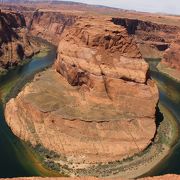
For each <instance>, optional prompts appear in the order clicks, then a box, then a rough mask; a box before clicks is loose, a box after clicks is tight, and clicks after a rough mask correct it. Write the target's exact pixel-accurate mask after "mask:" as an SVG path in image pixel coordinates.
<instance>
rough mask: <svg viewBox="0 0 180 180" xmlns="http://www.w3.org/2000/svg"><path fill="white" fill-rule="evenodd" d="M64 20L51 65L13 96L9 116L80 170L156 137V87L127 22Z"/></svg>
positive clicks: (21, 133) (19, 131) (14, 125)
mask: <svg viewBox="0 0 180 180" xmlns="http://www.w3.org/2000/svg"><path fill="white" fill-rule="evenodd" d="M41 14H43V13H41ZM45 17H46V16H45ZM60 17H62V14H61V15H60ZM64 17H66V14H65V15H64ZM68 17H69V16H68ZM60 19H61V18H60ZM41 21H43V19H41V20H40V21H39V22H41ZM34 22H36V23H37V21H34ZM32 23H33V22H32ZM62 25H63V23H62V24H60V25H59V26H58V28H61V29H63V31H62V32H61V33H60V35H59V36H58V37H59V39H60V42H59V46H58V52H57V59H56V62H55V64H54V67H53V69H49V70H47V71H44V72H42V73H40V74H37V75H36V77H35V78H34V80H33V82H31V83H29V84H27V85H26V87H25V88H24V89H23V90H22V91H21V92H20V93H19V94H18V96H17V97H16V98H14V99H11V100H10V101H9V102H8V103H7V105H6V108H5V117H6V121H7V123H8V125H9V126H10V128H11V129H12V131H13V132H14V134H15V135H17V136H18V137H20V138H21V139H22V140H25V141H28V142H30V143H31V144H32V145H33V146H36V145H39V144H41V145H42V146H43V147H45V148H46V149H49V150H52V151H54V152H56V153H57V154H59V155H60V156H59V159H58V160H57V161H56V162H57V163H61V164H63V165H65V166H66V167H67V166H68V169H69V171H70V172H71V173H72V174H75V173H76V172H77V171H78V170H79V169H86V168H88V167H92V166H94V165H98V164H99V163H102V162H103V163H108V162H113V161H116V160H122V159H123V158H125V157H129V156H132V155H133V154H135V153H138V152H141V151H142V150H144V149H145V148H146V147H147V146H148V145H149V144H150V143H151V140H152V139H153V137H154V135H155V132H156V124H155V111H156V105H157V101H158V90H157V87H156V85H155V83H154V82H153V81H152V80H150V78H149V76H148V73H147V72H148V64H147V63H146V62H145V61H144V59H143V58H142V56H141V53H140V51H139V49H138V47H137V45H136V42H135V41H134V39H133V37H130V36H129V35H128V33H127V30H126V28H124V27H122V26H119V25H115V24H114V23H113V22H112V19H111V18H95V17H83V16H81V17H76V20H75V21H74V19H73V23H71V25H70V26H68V27H67V28H66V26H65V27H64V28H62V27H61V26H62ZM31 26H32V27H33V24H31ZM34 27H37V26H34ZM56 28H57V27H56ZM38 29H39V27H38ZM36 30H37V29H36ZM36 30H35V31H36ZM52 32H55V31H52ZM32 33H33V32H32ZM48 37H50V36H48ZM48 37H47V38H48ZM87 174H88V173H87Z"/></svg>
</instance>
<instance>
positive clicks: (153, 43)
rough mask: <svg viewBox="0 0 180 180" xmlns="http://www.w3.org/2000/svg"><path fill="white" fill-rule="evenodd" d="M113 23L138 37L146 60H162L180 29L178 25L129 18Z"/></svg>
mask: <svg viewBox="0 0 180 180" xmlns="http://www.w3.org/2000/svg"><path fill="white" fill-rule="evenodd" d="M112 21H113V22H114V23H115V24H117V25H121V26H124V27H125V28H126V29H127V31H128V33H129V34H130V35H133V36H135V37H136V40H137V42H138V44H139V48H140V51H141V53H142V55H143V57H145V58H162V56H163V54H164V51H165V50H166V49H168V48H169V46H170V45H171V43H172V42H174V38H175V37H176V36H177V34H178V32H179V31H180V28H179V27H177V26H176V25H166V24H157V23H154V22H150V21H142V20H139V19H129V18H112Z"/></svg>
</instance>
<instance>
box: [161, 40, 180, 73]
mask: <svg viewBox="0 0 180 180" xmlns="http://www.w3.org/2000/svg"><path fill="white" fill-rule="evenodd" d="M162 63H163V64H166V65H167V66H169V67H171V68H173V69H177V70H180V44H178V43H172V44H171V46H170V48H169V49H167V50H166V52H165V53H164V57H163V60H162Z"/></svg>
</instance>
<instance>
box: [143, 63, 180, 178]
mask: <svg viewBox="0 0 180 180" xmlns="http://www.w3.org/2000/svg"><path fill="white" fill-rule="evenodd" d="M159 61H160V60H157V59H154V60H153V59H151V60H148V63H149V64H150V76H151V77H152V79H154V80H155V81H156V83H157V85H158V88H159V95H160V100H159V101H160V103H161V104H163V105H164V106H165V107H167V108H168V110H169V111H170V112H171V114H172V115H173V116H174V117H175V119H176V120H177V121H178V123H180V83H179V82H177V81H175V80H173V79H172V78H170V77H167V76H166V75H164V74H162V73H160V72H159V71H158V70H157V68H156V65H157V64H158V62H159ZM179 136H180V135H179ZM164 174H180V137H179V140H178V142H177V143H176V144H175V145H174V147H172V149H171V151H170V153H169V155H168V156H167V157H166V158H165V159H164V160H163V161H162V162H161V163H160V164H158V165H157V166H156V167H154V168H153V169H152V170H151V171H150V172H149V173H147V174H146V175H148V176H157V175H164Z"/></svg>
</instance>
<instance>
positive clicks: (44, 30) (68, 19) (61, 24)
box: [24, 10, 77, 45]
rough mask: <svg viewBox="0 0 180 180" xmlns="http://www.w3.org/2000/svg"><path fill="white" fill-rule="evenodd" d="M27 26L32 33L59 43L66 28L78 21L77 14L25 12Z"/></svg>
mask: <svg viewBox="0 0 180 180" xmlns="http://www.w3.org/2000/svg"><path fill="white" fill-rule="evenodd" d="M24 15H25V19H26V22H27V27H28V30H29V32H30V33H31V35H33V36H37V37H41V38H43V39H46V40H47V41H49V42H51V43H53V44H55V45H58V43H59V40H60V36H61V34H62V33H63V31H64V29H66V28H68V27H70V26H71V25H72V24H74V22H75V21H76V18H77V17H76V16H75V15H71V14H63V13H61V12H48V11H47V12H43V11H40V10H36V11H35V12H31V11H30V12H25V13H24Z"/></svg>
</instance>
